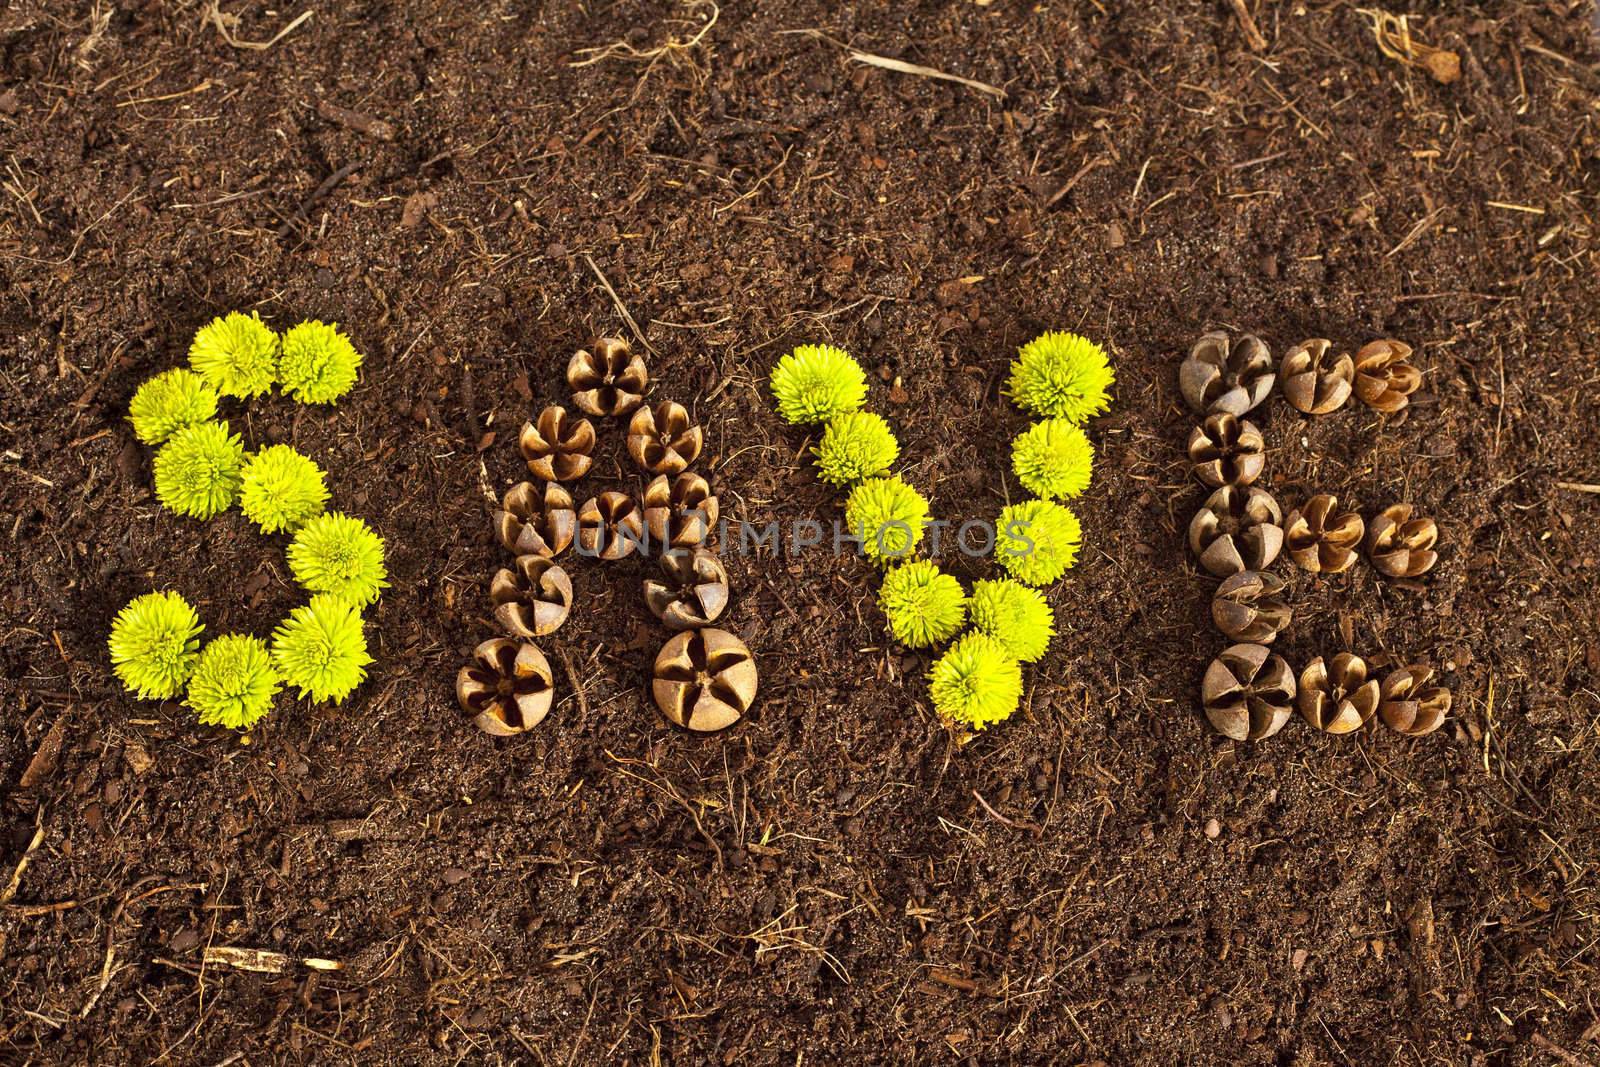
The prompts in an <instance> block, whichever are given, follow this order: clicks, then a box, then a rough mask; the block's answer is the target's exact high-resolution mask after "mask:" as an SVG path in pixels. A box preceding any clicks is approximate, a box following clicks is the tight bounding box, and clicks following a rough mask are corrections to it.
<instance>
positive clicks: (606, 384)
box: [567, 337, 650, 415]
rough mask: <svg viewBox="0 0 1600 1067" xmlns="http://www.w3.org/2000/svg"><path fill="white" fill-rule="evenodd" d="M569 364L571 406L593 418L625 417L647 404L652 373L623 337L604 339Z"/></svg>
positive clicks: (583, 350) (575, 355)
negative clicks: (645, 398) (602, 416)
mask: <svg viewBox="0 0 1600 1067" xmlns="http://www.w3.org/2000/svg"><path fill="white" fill-rule="evenodd" d="M589 348H592V349H593V351H590V350H589V349H580V350H579V351H578V352H577V353H576V354H574V355H573V357H572V359H571V360H570V361H568V363H567V385H569V386H571V388H572V402H573V403H574V404H576V405H578V408H579V410H581V411H586V412H588V413H589V414H590V415H626V414H628V412H630V411H632V410H633V409H634V408H636V407H638V406H639V405H640V404H641V403H643V402H644V390H645V387H646V386H648V385H649V384H650V372H649V370H647V369H646V368H645V365H644V360H643V359H641V358H640V357H638V356H636V355H634V354H633V350H632V349H630V348H629V347H628V342H627V341H624V340H623V339H622V338H620V337H601V338H598V339H596V340H595V341H594V343H593V344H591V345H590V346H589Z"/></svg>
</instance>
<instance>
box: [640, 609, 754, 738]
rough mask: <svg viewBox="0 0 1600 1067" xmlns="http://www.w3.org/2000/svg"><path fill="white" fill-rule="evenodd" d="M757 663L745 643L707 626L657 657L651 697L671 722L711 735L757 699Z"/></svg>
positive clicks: (679, 639) (674, 642)
mask: <svg viewBox="0 0 1600 1067" xmlns="http://www.w3.org/2000/svg"><path fill="white" fill-rule="evenodd" d="M758 682H759V679H758V677H757V674H756V664H755V660H753V659H751V658H750V650H749V649H748V648H746V647H745V644H744V642H743V641H741V640H739V639H738V638H737V637H735V636H733V634H730V633H729V632H728V631H726V630H719V629H717V628H716V627H714V626H707V627H704V628H702V629H699V630H685V631H684V632H683V633H681V634H678V635H676V636H675V637H673V638H672V639H671V640H669V641H668V642H667V643H666V644H665V645H663V646H662V647H661V652H660V653H659V654H658V655H657V656H656V662H655V677H654V679H653V680H652V681H651V683H650V693H651V696H653V697H654V698H655V702H656V707H658V708H660V709H661V714H662V715H664V716H665V717H666V719H667V721H668V722H671V723H673V724H675V725H677V726H682V727H684V728H685V729H688V730H693V731H695V732H696V733H711V732H712V731H715V730H722V729H725V728H727V727H729V726H732V725H733V724H734V723H736V722H738V721H739V719H740V718H741V717H743V715H744V713H745V712H746V711H748V710H750V705H751V704H752V703H753V702H754V701H755V698H756V687H757V684H758Z"/></svg>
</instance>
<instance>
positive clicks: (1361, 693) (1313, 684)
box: [1300, 652, 1379, 734]
mask: <svg viewBox="0 0 1600 1067" xmlns="http://www.w3.org/2000/svg"><path fill="white" fill-rule="evenodd" d="M1378 696H1379V692H1378V680H1377V679H1376V678H1373V679H1371V680H1369V679H1368V678H1367V664H1366V661H1365V660H1363V659H1362V658H1361V657H1360V656H1353V655H1351V654H1350V653H1348V652H1341V653H1339V654H1338V655H1337V656H1334V657H1333V660H1332V662H1329V663H1324V662H1323V661H1322V657H1321V656H1318V657H1317V658H1316V659H1314V660H1312V661H1311V664H1310V666H1308V667H1307V668H1306V669H1305V670H1303V671H1301V672H1300V716H1301V717H1302V718H1303V719H1305V720H1306V722H1308V723H1310V724H1311V725H1312V726H1315V727H1316V728H1317V729H1319V730H1322V731H1325V732H1327V733H1330V734H1347V733H1349V732H1350V731H1352V730H1359V729H1361V727H1363V726H1365V725H1366V724H1367V721H1368V720H1369V719H1371V718H1372V716H1373V714H1374V713H1375V712H1377V710H1378Z"/></svg>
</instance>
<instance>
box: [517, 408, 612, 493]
mask: <svg viewBox="0 0 1600 1067" xmlns="http://www.w3.org/2000/svg"><path fill="white" fill-rule="evenodd" d="M517 444H518V445H519V446H520V447H521V448H522V458H523V459H525V460H527V461H528V469H529V470H530V471H532V472H533V473H534V474H536V475H538V476H539V477H540V478H543V479H544V480H545V481H548V482H571V481H576V480H577V479H579V478H582V477H583V476H584V475H585V474H587V473H589V468H590V467H591V466H592V465H593V464H594V457H593V456H592V455H590V453H592V452H593V451H594V427H593V426H592V425H590V423H589V420H588V419H572V418H568V417H567V411H566V409H565V408H563V407H561V406H560V405H557V404H551V405H550V406H549V407H547V408H545V409H544V410H543V411H541V412H539V418H538V420H537V421H536V422H525V423H523V424H522V436H521V437H520V438H519V439H518V441H517Z"/></svg>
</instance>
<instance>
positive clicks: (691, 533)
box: [644, 471, 718, 549]
mask: <svg viewBox="0 0 1600 1067" xmlns="http://www.w3.org/2000/svg"><path fill="white" fill-rule="evenodd" d="M717 514H718V511H717V498H716V496H715V495H713V493H712V492H711V486H710V485H708V484H707V483H706V480H705V479H704V478H702V477H700V476H699V475H698V474H695V473H694V472H693V471H684V472H683V473H682V474H680V475H678V477H677V478H675V479H673V480H671V481H668V479H667V476H666V475H665V474H662V475H658V476H657V477H656V479H655V480H654V481H652V482H651V483H650V484H649V485H647V486H645V489H644V528H645V529H646V530H649V531H650V543H651V544H653V545H659V546H661V548H663V549H668V548H692V547H693V546H695V545H699V544H704V543H705V540H706V538H708V537H710V536H711V529H712V527H714V526H716V524H717Z"/></svg>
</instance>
